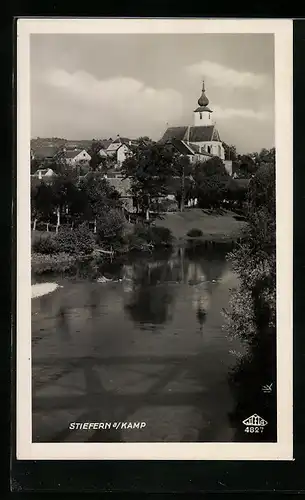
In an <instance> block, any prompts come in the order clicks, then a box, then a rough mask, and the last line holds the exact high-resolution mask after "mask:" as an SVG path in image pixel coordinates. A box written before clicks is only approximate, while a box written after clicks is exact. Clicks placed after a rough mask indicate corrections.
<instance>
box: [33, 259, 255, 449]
mask: <svg viewBox="0 0 305 500" xmlns="http://www.w3.org/2000/svg"><path fill="white" fill-rule="evenodd" d="M102 275H103V276H106V277H107V278H108V279H109V280H110V281H107V282H106V283H101V282H98V281H97V278H98V277H99V276H102ZM44 279H45V280H46V281H56V282H57V283H59V284H60V285H61V287H60V288H58V289H57V290H55V291H54V292H52V293H50V294H48V295H45V296H42V297H40V298H35V299H33V300H32V367H33V370H32V391H33V441H34V442H75V441H78V442H96V441H99V442H105V441H116V442H118V441H121V442H122V441H123V442H198V441H201V442H204V441H205V442H230V441H237V440H239V441H240V440H249V439H253V437H251V436H247V435H245V434H244V426H243V425H242V422H241V420H240V419H239V420H238V419H237V420H236V417H235V418H234V412H236V408H237V406H238V405H239V404H240V401H237V398H238V397H239V396H238V394H240V391H239V392H238V391H236V390H235V389H234V387H233V388H232V383H230V374H231V373H232V372H234V370H236V369H237V367H238V361H239V355H240V353H241V352H242V347H241V345H240V342H239V341H238V340H236V339H235V340H232V339H230V338H228V336H227V335H226V333H225V331H224V330H223V322H224V318H223V315H222V310H223V308H227V307H228V301H229V297H230V290H231V289H232V288H234V287H235V286H237V284H238V283H237V278H236V276H235V275H234V274H233V273H232V271H231V269H230V265H229V264H228V262H227V261H226V258H225V253H224V252H223V251H220V250H217V251H216V249H212V250H211V249H210V250H205V251H203V250H202V251H200V253H199V254H198V252H197V253H194V252H193V253H192V252H191V253H189V252H187V251H186V250H184V249H177V250H175V251H174V252H173V253H172V254H170V253H162V254H160V255H148V256H147V255H145V256H143V255H137V256H133V257H130V258H128V259H125V260H124V261H122V262H120V261H119V262H113V263H111V262H109V263H108V264H107V265H105V264H104V265H102V266H100V267H98V266H96V267H94V268H92V267H91V268H90V272H89V271H88V270H87V269H86V268H81V269H79V271H78V272H77V273H76V274H75V275H74V276H53V277H52V279H50V277H49V276H48V277H47V278H40V281H43V280H44ZM249 390H250V388H249ZM254 410H255V408H254ZM248 411H252V408H248V407H247V406H246V407H245V408H243V412H244V413H243V414H242V418H246V417H248V416H250V415H251V413H247V412H248ZM256 411H258V409H256ZM252 413H253V411H252ZM238 418H239V417H238ZM71 422H96V423H100V422H109V423H110V422H112V423H114V422H144V423H145V427H144V428H142V429H135V428H133V429H114V428H112V429H105V430H103V429H98V430H96V429H91V430H73V431H71V430H70V429H69V424H70V423H71Z"/></svg>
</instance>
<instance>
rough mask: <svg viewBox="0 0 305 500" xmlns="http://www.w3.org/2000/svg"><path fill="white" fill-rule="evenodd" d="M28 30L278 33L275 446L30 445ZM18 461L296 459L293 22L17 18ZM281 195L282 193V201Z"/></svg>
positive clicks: (29, 32)
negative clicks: (294, 450)
mask: <svg viewBox="0 0 305 500" xmlns="http://www.w3.org/2000/svg"><path fill="white" fill-rule="evenodd" d="M31 33H44V34H46V33H77V34H81V33H202V34H203V33H273V34H274V39H275V104H276V106H275V144H276V155H277V165H276V166H277V181H276V188H277V320H278V327H277V388H278V442H277V443H103V444H102V446H101V443H54V444H53V443H52V444H51V443H50V444H48V443H43V444H40V443H32V442H31V435H32V424H31V401H32V397H31V266H30V262H31V255H30V175H29V157H30V156H29V151H30V85H29V69H30V65H29V57H30V44H29V40H30V34H31ZM17 130H18V134H17V144H18V151H17V179H18V182H17V228H18V234H17V367H16V369H17V432H16V440H17V459H33V460H37V459H39V460H41V459H69V460H79V459H88V460H89V459H91V460H92V459H98V460H100V459H112V460H116V459H121V460H122V459H130V460H136V459H141V460H157V459H159V460H160V459H161V460H169V459H170V460H181V459H184V460H293V447H292V432H293V430H292V408H293V399H292V373H293V365H292V21H291V20H285V19H278V20H272V19H259V20H254V19H251V20H229V19H213V20H198V19H188V20H182V19H26V18H24V19H22V18H21V19H19V20H18V22H17ZM281 194H282V196H281Z"/></svg>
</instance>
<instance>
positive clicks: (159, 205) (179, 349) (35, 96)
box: [17, 19, 292, 460]
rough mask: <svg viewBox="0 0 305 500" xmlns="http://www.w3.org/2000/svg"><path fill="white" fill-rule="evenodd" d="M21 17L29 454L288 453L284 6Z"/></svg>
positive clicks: (21, 333)
mask: <svg viewBox="0 0 305 500" xmlns="http://www.w3.org/2000/svg"><path fill="white" fill-rule="evenodd" d="M18 29H19V40H18V43H19V45H18V53H17V58H18V62H17V64H18V65H19V66H18V68H19V69H18V81H17V85H18V91H17V115H18V158H17V162H18V165H17V169H18V177H17V184H18V185H17V190H18V198H17V205H18V211H17V231H18V241H17V245H18V256H17V257H18V258H17V260H18V262H17V270H18V272H17V275H18V293H17V303H18V307H17V448H18V450H19V456H20V458H34V459H40V458H41V459H52V458H56V459H60V458H74V459H77V458H79V459H80V458H82V459H84V458H87V459H90V458H92V459H93V458H106V459H109V458H110V459H119V458H124V459H128V458H130V459H138V458H140V459H141V458H143V459H160V458H170V459H187V458H189V459H214V460H215V459H266V460H267V459H279V460H280V459H282V460H291V459H292V394H291V390H292V389H291V388H292V326H291V314H292V313H291V309H292V292H291V287H292V285H291V280H292V264H291V254H292V248H291V245H292V241H291V234H292V233H291V231H292V229H291V226H292V216H291V214H292V209H291V205H292V191H291V185H292V180H291V179H292V118H291V110H290V107H291V94H292V90H291V89H292V84H291V71H292V70H291V67H292V62H291V61H292V59H291V58H292V55H291V53H290V52H292V49H291V47H292V45H291V43H292V41H291V40H292V34H291V33H292V30H291V25H290V22H289V21H285V20H277V21H276V20H274V21H272V20H264V19H262V20H252V21H251V20H238V21H237V20H235V21H229V20H223V21H221V20H215V21H213V20H209V21H208V20H201V21H200V20H185V21H184V20H182V19H181V20H174V19H173V20H157V19H155V20H154V19H150V20H141V19H137V20H131V19H125V20H123V19H121V20H119V19H117V20H111V19H108V20H89V19H88V20H86V21H85V20H73V19H72V20H67V19H63V20H60V19H59V20H47V19H46V20H43V19H37V20H32V21H31V20H26V19H24V20H22V19H21V20H19V27H18ZM280 193H281V194H280ZM18 266H19V267H18ZM76 444H77V446H76Z"/></svg>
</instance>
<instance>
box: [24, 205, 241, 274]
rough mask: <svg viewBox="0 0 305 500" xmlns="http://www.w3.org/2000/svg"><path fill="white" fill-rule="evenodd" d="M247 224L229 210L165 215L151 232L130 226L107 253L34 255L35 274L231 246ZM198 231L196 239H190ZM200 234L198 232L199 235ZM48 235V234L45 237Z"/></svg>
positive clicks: (192, 210) (102, 251)
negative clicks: (166, 251) (136, 254)
mask: <svg viewBox="0 0 305 500" xmlns="http://www.w3.org/2000/svg"><path fill="white" fill-rule="evenodd" d="M245 226H246V222H245V221H244V220H243V219H242V217H240V216H238V215H237V214H234V213H233V212H230V211H224V210H223V211H217V212H216V211H207V210H201V209H186V210H185V211H184V212H176V213H168V214H163V215H161V216H160V218H158V219H156V220H155V221H154V223H153V226H152V227H151V229H149V228H148V227H143V228H142V229H141V226H135V229H133V230H132V228H130V227H129V231H128V234H127V235H126V237H125V238H123V239H122V241H118V242H116V243H115V244H114V246H113V247H111V250H105V249H103V248H100V247H98V246H96V247H95V248H94V250H93V251H92V253H90V254H88V255H86V256H85V255H83V254H82V255H81V254H77V253H76V254H75V253H74V254H71V253H65V252H60V253H53V254H50V253H39V252H35V251H33V252H32V273H33V274H36V275H40V274H45V273H65V272H70V271H73V269H74V268H75V267H76V266H77V265H78V263H79V262H84V261H87V262H89V263H90V262H91V263H94V262H97V263H101V262H102V261H108V260H109V259H111V260H113V259H114V260H118V259H120V258H122V257H124V255H125V256H126V255H128V254H129V253H132V252H140V253H151V252H153V251H155V250H158V249H165V248H168V249H170V248H173V247H184V248H191V249H198V248H199V247H207V246H208V247H210V246H211V247H214V246H226V247H227V248H228V249H230V246H232V245H234V244H235V243H236V242H238V241H239V240H240V238H241V236H242V231H243V229H244V228H245ZM194 231H195V234H193V236H190V234H192V232H194ZM196 232H197V233H196ZM45 236H47V234H46V235H45Z"/></svg>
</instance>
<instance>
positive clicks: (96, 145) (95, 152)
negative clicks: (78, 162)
mask: <svg viewBox="0 0 305 500" xmlns="http://www.w3.org/2000/svg"><path fill="white" fill-rule="evenodd" d="M101 149H103V145H102V143H101V141H97V140H95V139H94V140H93V141H92V144H91V147H90V149H89V151H88V153H89V155H90V156H91V160H90V162H89V165H90V168H91V170H93V171H94V170H98V167H99V166H100V164H101V163H102V157H101V155H100V154H99V152H100V150H101Z"/></svg>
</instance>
